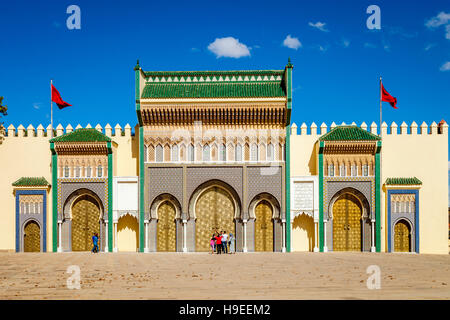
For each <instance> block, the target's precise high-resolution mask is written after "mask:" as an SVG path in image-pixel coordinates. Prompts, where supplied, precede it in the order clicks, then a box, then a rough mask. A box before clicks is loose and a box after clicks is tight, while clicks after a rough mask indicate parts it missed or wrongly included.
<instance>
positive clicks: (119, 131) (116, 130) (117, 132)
mask: <svg viewBox="0 0 450 320" xmlns="http://www.w3.org/2000/svg"><path fill="white" fill-rule="evenodd" d="M114 135H115V136H116V137H120V136H121V135H122V127H121V126H120V125H119V124H116V126H115V127H114Z"/></svg>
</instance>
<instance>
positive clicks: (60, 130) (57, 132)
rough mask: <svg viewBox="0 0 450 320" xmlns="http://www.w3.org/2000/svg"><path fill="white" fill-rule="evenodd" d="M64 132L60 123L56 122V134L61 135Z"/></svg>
mask: <svg viewBox="0 0 450 320" xmlns="http://www.w3.org/2000/svg"><path fill="white" fill-rule="evenodd" d="M63 134H64V127H63V126H62V125H61V124H58V126H57V127H56V136H57V137H59V136H62V135H63Z"/></svg>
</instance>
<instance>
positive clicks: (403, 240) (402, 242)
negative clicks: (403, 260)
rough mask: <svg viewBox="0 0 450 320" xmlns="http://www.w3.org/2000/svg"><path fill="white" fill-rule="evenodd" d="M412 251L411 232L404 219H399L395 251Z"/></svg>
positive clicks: (395, 230)
mask: <svg viewBox="0 0 450 320" xmlns="http://www.w3.org/2000/svg"><path fill="white" fill-rule="evenodd" d="M410 251H411V232H410V231H409V226H408V225H407V224H406V223H405V222H404V221H399V222H397V224H396V225H395V227H394V252H410Z"/></svg>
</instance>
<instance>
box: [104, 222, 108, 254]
mask: <svg viewBox="0 0 450 320" xmlns="http://www.w3.org/2000/svg"><path fill="white" fill-rule="evenodd" d="M105 226H106V233H105V239H106V241H105V242H106V243H105V252H108V221H105Z"/></svg>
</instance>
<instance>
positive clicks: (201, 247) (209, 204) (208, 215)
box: [195, 186, 235, 252]
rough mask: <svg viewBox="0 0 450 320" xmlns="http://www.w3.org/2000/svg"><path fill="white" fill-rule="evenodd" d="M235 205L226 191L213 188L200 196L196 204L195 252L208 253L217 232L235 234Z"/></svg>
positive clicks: (216, 187)
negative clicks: (212, 238) (213, 236)
mask: <svg viewBox="0 0 450 320" xmlns="http://www.w3.org/2000/svg"><path fill="white" fill-rule="evenodd" d="M234 214H235V205H234V201H233V198H232V197H231V195H230V194H229V193H228V191H226V190H225V189H223V188H221V187H218V186H213V187H210V188H208V189H206V190H205V191H204V192H202V193H201V194H200V196H199V197H198V199H197V202H196V204H195V217H196V221H195V250H196V251H202V252H208V251H210V250H211V247H210V244H209V241H210V239H211V235H212V234H213V233H214V232H216V231H222V230H223V231H226V232H227V233H229V232H230V231H231V232H233V234H235V232H234V231H235V230H234V229H235V227H234Z"/></svg>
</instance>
